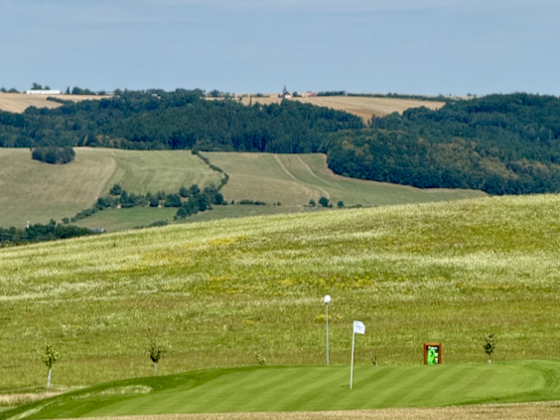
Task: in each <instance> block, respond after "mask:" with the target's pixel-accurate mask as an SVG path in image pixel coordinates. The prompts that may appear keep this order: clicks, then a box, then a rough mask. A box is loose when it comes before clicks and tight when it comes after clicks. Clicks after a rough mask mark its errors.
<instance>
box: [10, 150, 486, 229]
mask: <svg viewBox="0 0 560 420" xmlns="http://www.w3.org/2000/svg"><path fill="white" fill-rule="evenodd" d="M75 150H76V159H75V161H74V162H72V163H70V164H67V165H49V164H46V163H43V162H38V161H34V160H32V159H31V156H30V152H29V150H28V149H4V148H0V226H2V227H8V226H12V225H13V226H20V227H21V226H25V225H26V223H27V221H30V222H31V223H32V224H33V223H46V222H48V221H49V220H50V219H55V220H58V221H60V220H61V219H62V218H63V217H71V216H73V215H74V214H76V213H77V212H80V211H82V210H84V209H85V208H87V207H90V206H91V205H93V204H94V203H95V201H96V200H97V198H98V197H100V196H102V195H106V194H108V193H109V190H110V189H111V187H112V186H113V185H114V184H117V183H120V184H121V186H122V187H123V188H124V189H126V190H127V191H128V192H133V193H139V194H146V193H147V192H148V191H151V192H154V193H155V192H157V191H160V190H164V191H166V192H167V193H172V192H173V193H175V192H177V191H178V190H179V188H180V187H181V186H187V187H188V186H190V185H192V184H198V185H199V186H200V187H201V188H203V187H204V186H206V185H209V184H212V183H213V184H218V183H219V182H220V181H221V179H222V176H223V175H221V174H220V173H218V172H216V171H213V170H212V169H210V168H209V167H208V166H207V165H206V164H205V163H204V162H202V160H200V159H199V158H198V157H196V156H194V155H192V154H191V153H190V152H189V151H133V150H119V149H98V148H93V149H92V148H76V149H75ZM205 155H207V156H208V157H209V158H210V160H211V161H212V163H214V164H217V165H218V166H220V167H223V169H224V170H226V172H229V173H230V176H231V179H230V182H229V183H228V185H227V186H226V187H225V188H224V189H223V191H222V193H223V194H224V196H225V197H226V199H228V200H229V201H231V200H235V201H239V200H242V199H252V200H260V201H265V202H268V203H276V202H281V203H282V206H278V207H272V206H259V207H260V208H255V207H249V206H243V207H241V208H240V207H237V206H235V207H229V208H222V209H220V211H219V212H218V211H212V212H208V213H204V214H201V215H198V216H195V217H193V218H192V219H189V221H198V220H211V219H214V218H218V217H220V218H221V217H240V216H251V215H259V214H275V213H281V212H282V213H283V212H285V213H292V212H295V211H303V210H304V208H303V206H304V205H306V204H307V203H308V202H309V200H310V199H311V198H314V199H315V201H318V200H319V198H320V197H321V196H322V195H325V196H326V197H328V198H330V199H331V201H333V202H334V205H336V203H337V201H339V200H343V201H344V204H345V205H347V206H350V205H355V204H362V205H386V204H398V203H409V202H423V201H439V200H453V199H459V198H468V197H475V196H480V195H484V194H483V193H482V192H479V191H467V190H443V189H442V190H420V189H417V188H411V187H406V186H400V185H392V184H386V183H376V182H372V181H363V180H357V179H352V178H345V177H341V176H337V175H334V174H333V173H332V171H330V170H329V169H328V167H327V166H326V161H325V156H324V155H320V154H315V155H267V154H251V153H205ZM160 210H162V209H148V208H144V209H134V210H130V209H127V210H126V211H124V210H123V211H122V212H117V211H103V212H100V213H98V214H96V215H95V216H93V217H89V218H87V219H83V220H81V221H80V222H79V223H78V225H80V226H85V227H102V228H105V229H107V230H120V229H131V228H134V227H137V226H147V225H150V224H151V223H153V222H155V221H157V220H162V219H166V218H170V217H172V216H173V215H174V214H175V212H173V214H171V215H170V214H168V213H170V212H169V211H167V212H166V215H165V217H162V211H160Z"/></svg>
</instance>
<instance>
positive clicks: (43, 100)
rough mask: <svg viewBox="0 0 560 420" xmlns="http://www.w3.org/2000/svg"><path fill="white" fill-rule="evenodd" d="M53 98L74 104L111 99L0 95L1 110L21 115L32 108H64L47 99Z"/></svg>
mask: <svg viewBox="0 0 560 420" xmlns="http://www.w3.org/2000/svg"><path fill="white" fill-rule="evenodd" d="M51 97H52V98H58V99H63V100H65V101H74V102H80V101H88V100H99V99H105V98H110V96H99V95H27V94H25V93H0V110H2V111H8V112H17V113H21V112H23V111H25V110H26V109H27V108H29V107H30V106H35V107H37V108H49V109H52V108H58V107H61V106H62V104H61V103H58V102H54V101H49V100H47V98H51Z"/></svg>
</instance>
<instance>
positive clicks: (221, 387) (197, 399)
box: [0, 361, 560, 419]
mask: <svg viewBox="0 0 560 420" xmlns="http://www.w3.org/2000/svg"><path fill="white" fill-rule="evenodd" d="M559 367H560V364H559V363H558V362H551V361H530V362H527V361H526V362H509V363H500V364H493V365H488V364H480V363H479V364H474V363H460V364H453V365H442V366H400V367H395V366H386V367H374V366H360V367H358V368H356V369H355V372H354V373H355V376H354V383H353V387H352V389H349V385H348V381H349V379H348V377H349V369H348V367H276V368H270V367H250V368H233V369H211V370H202V371H195V372H189V373H185V374H180V375H171V376H164V377H157V378H156V377H148V378H139V379H133V380H126V381H121V382H111V383H106V384H101V385H98V386H94V387H91V388H86V389H81V390H79V391H74V392H70V393H67V394H64V395H60V396H56V397H53V398H49V399H46V400H42V401H39V402H35V403H30V404H26V405H24V406H22V407H19V408H17V409H14V410H10V411H5V412H3V413H0V419H7V418H14V417H15V418H18V419H21V418H26V419H53V418H78V417H109V416H111V417H113V416H142V415H158V414H159V415H161V414H180V413H234V412H284V411H335V410H366V409H379V408H389V407H439V406H447V405H464V404H480V403H496V402H500V403H508V402H517V401H535V400H539V401H542V400H550V399H554V398H557V397H558V395H559V393H560V386H559V384H560V373H559V369H558V368H559Z"/></svg>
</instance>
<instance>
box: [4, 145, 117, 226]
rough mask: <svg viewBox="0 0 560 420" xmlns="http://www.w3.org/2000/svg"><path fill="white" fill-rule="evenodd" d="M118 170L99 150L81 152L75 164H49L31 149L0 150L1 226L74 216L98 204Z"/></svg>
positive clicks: (20, 224) (81, 150)
mask: <svg viewBox="0 0 560 420" xmlns="http://www.w3.org/2000/svg"><path fill="white" fill-rule="evenodd" d="M115 168H116V162H115V160H114V159H112V158H111V157H108V156H106V155H104V154H103V153H100V152H99V151H93V150H87V149H78V150H77V151H76V159H75V161H74V162H72V163H69V164H67V165H49V164H47V163H43V162H39V161H36V160H32V159H31V153H30V151H29V149H3V148H0V226H2V227H8V226H12V225H15V226H25V224H26V223H27V221H28V220H30V221H31V223H37V222H43V223H44V222H48V221H49V220H50V219H52V218H54V219H58V220H60V218H62V217H65V216H73V215H74V214H75V213H77V212H79V211H81V210H83V209H85V208H86V207H89V206H91V205H92V204H93V203H94V202H95V200H96V199H97V197H98V196H99V194H100V193H101V190H102V188H103V187H104V186H105V184H106V183H107V182H108V180H109V179H110V178H111V176H112V174H113V172H114V170H115Z"/></svg>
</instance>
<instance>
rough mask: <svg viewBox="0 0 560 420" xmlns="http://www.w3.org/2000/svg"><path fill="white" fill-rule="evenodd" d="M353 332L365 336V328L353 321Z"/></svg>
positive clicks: (360, 323) (361, 323) (362, 324)
mask: <svg viewBox="0 0 560 420" xmlns="http://www.w3.org/2000/svg"><path fill="white" fill-rule="evenodd" d="M354 332H355V333H356V334H365V333H366V326H365V325H364V323H363V322H361V321H354Z"/></svg>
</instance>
